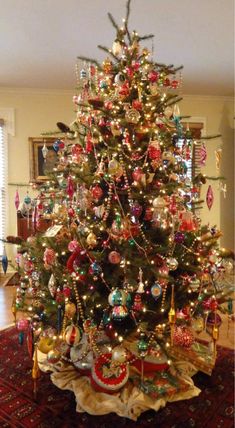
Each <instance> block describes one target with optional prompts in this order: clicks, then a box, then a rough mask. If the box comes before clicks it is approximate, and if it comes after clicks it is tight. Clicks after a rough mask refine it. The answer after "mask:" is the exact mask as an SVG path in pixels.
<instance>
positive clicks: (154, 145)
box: [148, 141, 162, 161]
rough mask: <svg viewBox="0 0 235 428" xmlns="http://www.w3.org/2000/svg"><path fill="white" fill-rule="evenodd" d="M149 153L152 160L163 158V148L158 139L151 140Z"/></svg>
mask: <svg viewBox="0 0 235 428" xmlns="http://www.w3.org/2000/svg"><path fill="white" fill-rule="evenodd" d="M148 155H149V157H150V159H151V160H156V161H159V160H160V159H161V155H162V152H161V149H160V144H159V142H158V141H151V142H150V144H149V147H148Z"/></svg>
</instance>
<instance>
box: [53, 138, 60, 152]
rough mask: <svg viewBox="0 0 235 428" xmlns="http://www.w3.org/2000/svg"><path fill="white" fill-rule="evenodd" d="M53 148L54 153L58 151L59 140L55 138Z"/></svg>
mask: <svg viewBox="0 0 235 428" xmlns="http://www.w3.org/2000/svg"><path fill="white" fill-rule="evenodd" d="M53 149H54V150H55V152H56V153H58V151H59V150H60V140H56V141H55V142H54V144H53Z"/></svg>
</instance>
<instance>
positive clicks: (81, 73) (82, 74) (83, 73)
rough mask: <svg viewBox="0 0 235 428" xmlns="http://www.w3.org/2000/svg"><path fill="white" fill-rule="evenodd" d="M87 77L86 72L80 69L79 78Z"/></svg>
mask: <svg viewBox="0 0 235 428" xmlns="http://www.w3.org/2000/svg"><path fill="white" fill-rule="evenodd" d="M86 78H87V72H86V70H85V69H84V68H82V70H81V71H80V79H86Z"/></svg>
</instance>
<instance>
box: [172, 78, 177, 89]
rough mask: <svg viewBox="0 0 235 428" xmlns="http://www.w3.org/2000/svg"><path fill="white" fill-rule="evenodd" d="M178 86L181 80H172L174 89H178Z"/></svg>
mask: <svg viewBox="0 0 235 428" xmlns="http://www.w3.org/2000/svg"><path fill="white" fill-rule="evenodd" d="M178 86H179V82H178V80H172V82H171V87H172V88H173V89H176V88H178Z"/></svg>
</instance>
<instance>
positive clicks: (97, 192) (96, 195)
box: [91, 184, 103, 201]
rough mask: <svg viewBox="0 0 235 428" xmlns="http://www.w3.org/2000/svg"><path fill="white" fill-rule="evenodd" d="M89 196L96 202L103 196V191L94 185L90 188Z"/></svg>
mask: <svg viewBox="0 0 235 428" xmlns="http://www.w3.org/2000/svg"><path fill="white" fill-rule="evenodd" d="M91 194H92V196H93V198H94V199H95V200H96V201H98V200H99V199H100V198H101V197H102V196H103V190H102V189H101V187H100V186H98V184H96V185H95V187H93V188H92V190H91Z"/></svg>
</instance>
